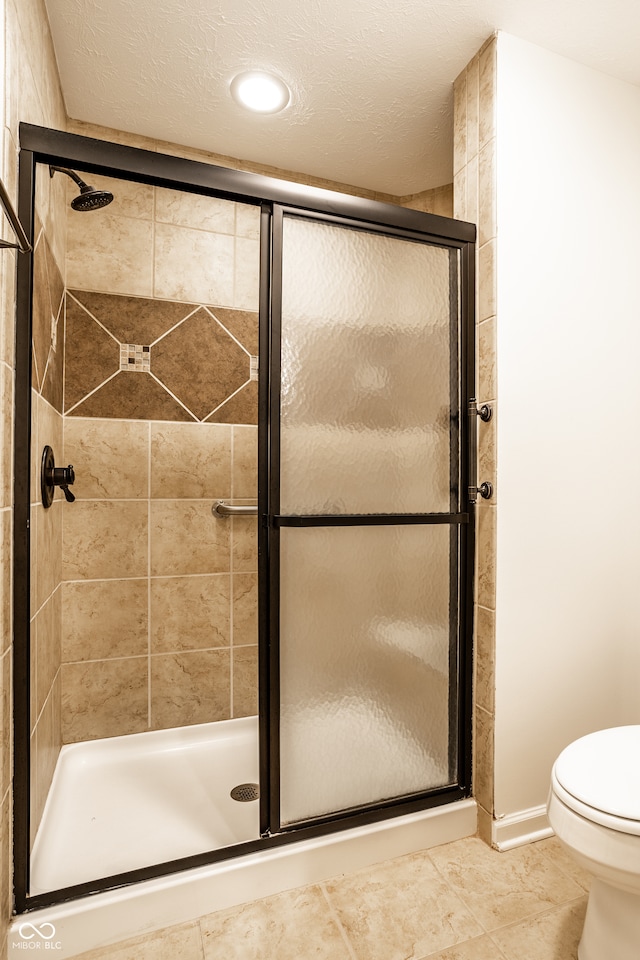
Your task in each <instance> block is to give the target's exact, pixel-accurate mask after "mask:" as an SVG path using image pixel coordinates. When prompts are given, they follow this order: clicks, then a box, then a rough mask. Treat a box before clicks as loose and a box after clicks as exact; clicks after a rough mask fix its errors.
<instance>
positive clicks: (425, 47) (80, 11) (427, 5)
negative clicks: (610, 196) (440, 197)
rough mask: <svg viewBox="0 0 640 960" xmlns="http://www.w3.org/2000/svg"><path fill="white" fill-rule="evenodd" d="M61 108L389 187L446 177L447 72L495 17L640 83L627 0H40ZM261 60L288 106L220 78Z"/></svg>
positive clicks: (633, 11) (412, 186)
mask: <svg viewBox="0 0 640 960" xmlns="http://www.w3.org/2000/svg"><path fill="white" fill-rule="evenodd" d="M47 8H48V13H49V18H50V21H51V28H52V32H53V38H54V44H55V49H56V55H57V58H58V64H59V67H60V74H61V78H62V87H63V92H64V95H65V100H66V106H67V112H68V114H69V116H71V117H72V118H74V119H77V120H85V121H88V122H92V123H98V124H102V125H105V126H109V127H115V128H117V129H121V130H126V131H130V132H134V133H139V134H143V135H146V136H150V137H155V138H159V139H163V140H168V141H172V142H175V143H180V144H184V145H187V146H191V147H197V148H200V149H204V150H209V151H212V152H214V153H218V154H224V155H228V156H233V157H241V158H242V159H245V160H252V161H256V162H259V163H263V164H268V165H272V166H276V167H282V168H284V169H287V170H294V171H297V172H300V173H303V174H308V175H313V176H318V177H325V178H327V179H330V180H335V181H338V182H342V183H348V184H354V185H357V186H361V187H366V188H368V189H371V190H379V191H383V192H386V193H391V194H395V195H404V194H410V193H417V192H419V191H421V190H424V189H427V188H429V187H436V186H440V185H441V184H444V183H448V182H450V181H451V179H452V170H451V155H452V145H451V141H452V133H451V131H452V109H453V94H452V84H453V81H454V80H455V78H456V76H457V75H458V73H460V71H461V70H462V69H463V68H464V66H465V65H466V63H467V62H468V60H470V59H471V57H472V56H473V55H474V54H475V53H476V52H477V50H478V48H479V47H480V45H481V44H482V43H483V41H484V40H485V39H486V38H487V37H488V36H490V35H491V34H492V33H493V32H494V31H495V30H498V29H500V30H506V31H507V32H508V33H512V34H515V35H516V36H519V37H521V38H522V39H525V40H530V41H531V42H533V43H537V44H540V45H541V46H544V47H547V48H548V49H549V50H552V51H554V52H556V53H560V54H562V55H564V56H567V57H570V58H572V59H574V60H578V61H579V62H581V63H584V64H586V65H588V66H592V67H594V68H595V69H598V70H602V71H604V72H606V73H609V74H612V75H613V76H616V77H619V78H621V79H623V80H627V81H629V82H631V83H635V84H638V85H640V0H47ZM248 68H261V69H267V70H271V71H272V72H274V73H276V74H278V75H279V76H281V77H282V78H283V79H284V80H285V81H286V82H287V83H288V84H289V86H290V87H291V89H292V92H293V96H292V100H291V103H290V104H289V106H288V107H287V109H286V110H285V111H284V112H283V113H281V114H279V115H276V116H258V115H253V114H250V113H248V112H246V111H245V110H243V109H242V108H241V107H239V106H237V105H236V104H235V103H234V102H233V101H232V100H231V98H230V96H229V91H228V87H229V82H230V80H231V79H232V77H233V76H234V75H235V74H236V73H239V72H240V71H242V70H246V69H248Z"/></svg>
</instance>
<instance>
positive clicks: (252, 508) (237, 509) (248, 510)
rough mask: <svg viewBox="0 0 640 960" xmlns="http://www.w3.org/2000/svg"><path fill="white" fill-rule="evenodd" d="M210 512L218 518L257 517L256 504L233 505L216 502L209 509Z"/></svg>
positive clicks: (221, 501)
mask: <svg viewBox="0 0 640 960" xmlns="http://www.w3.org/2000/svg"><path fill="white" fill-rule="evenodd" d="M211 512H212V513H215V514H216V515H217V516H218V517H257V515H258V504H257V503H242V504H233V503H227V502H226V501H225V500H216V502H215V503H214V505H213V506H212V507H211Z"/></svg>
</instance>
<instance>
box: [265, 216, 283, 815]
mask: <svg viewBox="0 0 640 960" xmlns="http://www.w3.org/2000/svg"><path fill="white" fill-rule="evenodd" d="M282 224H283V211H282V207H281V206H278V205H277V204H274V206H273V209H272V217H271V227H272V233H271V277H270V283H271V288H270V303H269V318H270V330H269V358H270V364H269V375H270V386H269V476H268V489H269V513H268V517H267V520H266V523H267V535H268V538H269V558H270V559H269V567H270V569H269V602H270V611H269V666H268V669H269V679H268V683H269V738H270V740H269V743H270V748H269V749H270V757H271V763H270V766H269V770H268V772H267V781H266V785H267V802H268V815H269V825H268V827H269V833H270V834H277V833H279V832H280V530H279V529H278V528H277V527H276V526H275V525H274V524H273V522H272V518H273V517H274V516H277V515H278V514H279V513H280V393H281V391H280V380H281V371H282V360H281V349H280V338H281V329H282V322H281V321H282V317H281V311H280V309H279V305H280V303H281V302H282ZM275 304H277V305H278V308H277V309H276V308H274V305H275Z"/></svg>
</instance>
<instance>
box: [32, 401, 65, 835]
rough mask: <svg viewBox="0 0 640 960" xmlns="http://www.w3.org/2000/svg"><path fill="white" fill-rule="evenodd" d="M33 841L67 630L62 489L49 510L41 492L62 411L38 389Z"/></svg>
mask: <svg viewBox="0 0 640 960" xmlns="http://www.w3.org/2000/svg"><path fill="white" fill-rule="evenodd" d="M31 424H32V429H31V462H32V471H31V764H32V766H31V843H33V841H34V839H35V834H36V832H37V829H38V826H39V824H40V819H41V817H42V812H43V809H44V804H45V801H46V798H47V793H48V790H49V786H50V784H51V778H52V777H53V772H54V769H55V764H56V760H57V758H58V753H59V751H60V747H61V745H62V738H61V730H60V647H61V635H62V614H61V602H62V591H61V580H62V518H63V510H64V509H65V508H66V507H67V506H68V505H67V504H66V501H64V499H63V498H62V497H61V494H60V491H56V495H55V498H54V501H53V503H52V504H51V506H50V507H49V508H47V509H45V507H44V506H43V504H42V499H41V494H40V475H39V464H40V460H41V456H42V448H43V447H44V446H45V444H46V445H48V446H50V447H51V448H52V449H53V451H54V454H55V457H56V462H57V463H60V462H61V460H62V415H61V414H60V413H59V412H58V411H57V410H56V409H55V408H54V407H52V406H51V404H49V403H48V402H47V401H46V400H45V399H44V398H43V397H42V396H41V395H40V394H38V393H37V392H36V391H35V390H33V391H32V416H31Z"/></svg>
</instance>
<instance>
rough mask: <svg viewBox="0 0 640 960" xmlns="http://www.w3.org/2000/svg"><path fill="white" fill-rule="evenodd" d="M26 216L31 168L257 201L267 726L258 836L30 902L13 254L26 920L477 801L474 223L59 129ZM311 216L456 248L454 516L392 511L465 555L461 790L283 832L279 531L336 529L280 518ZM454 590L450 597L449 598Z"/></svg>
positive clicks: (456, 626)
mask: <svg viewBox="0 0 640 960" xmlns="http://www.w3.org/2000/svg"><path fill="white" fill-rule="evenodd" d="M20 142H21V153H20V167H19V205H18V212H19V217H20V220H21V222H22V223H23V225H25V228H26V231H27V234H28V236H29V238H30V239H31V240H32V239H33V219H34V197H35V170H36V163H41V164H55V165H61V166H65V167H73V168H74V169H79V170H81V171H83V172H86V173H97V174H103V175H106V176H112V177H120V178H122V179H129V180H132V181H137V182H140V183H147V184H151V185H154V186H161V187H168V188H171V189H174V190H176V189H177V190H184V191H188V192H192V193H198V194H203V195H205V196H213V197H221V198H223V199H228V200H235V201H239V202H245V203H251V204H255V205H257V206H260V207H261V210H262V215H261V265H260V358H261V364H260V365H261V376H260V381H259V392H260V404H259V422H258V437H259V441H258V442H259V495H258V513H259V534H258V538H259V543H258V563H259V582H260V593H259V623H260V636H259V649H260V652H259V660H260V669H259V717H260V780H261V785H262V790H261V800H260V833H261V836H260V837H259V838H258V839H256V840H254V841H250V842H247V843H240V844H236V845H233V846H231V847H226V848H224V849H220V850H213V851H207V852H203V853H202V854H198V855H195V856H191V857H185V858H182V859H180V860H175V861H171V862H168V863H160V864H154V865H153V866H150V867H146V868H144V869H140V870H135V871H130V872H127V873H123V874H119V875H117V876H112V877H103V878H96V880H94V881H89V882H86V883H82V884H78V885H75V886H73V887H67V888H65V889H63V890H56V891H51V892H48V893H44V894H38V895H34V896H30V895H29V855H30V850H29V796H30V755H29V731H30V726H29V717H30V713H29V711H30V651H29V624H30V608H29V596H30V590H29V581H30V540H29V506H30V419H31V296H32V282H33V258H32V254H30V253H27V254H23V255H21V256H20V257H19V258H18V280H17V284H18V286H17V290H18V297H17V299H18V305H17V324H16V326H17V333H16V388H15V397H16V413H15V488H14V490H15V492H14V505H15V525H14V558H15V560H14V563H15V568H14V718H15V733H14V878H15V880H14V886H15V898H16V909H17V911H18V912H19V913H24V912H26V911H29V910H32V909H36V908H41V907H46V906H49V905H52V904H54V903H60V902H64V901H68V900H73V899H77V898H80V897H85V896H89V895H91V894H95V893H98V892H102V891H105V890H109V889H113V888H116V887H121V886H124V885H127V884H131V883H137V882H140V881H143V880H149V879H152V878H154V877H159V876H164V875H168V874H171V873H176V872H179V871H182V870H186V869H190V868H193V867H198V866H203V865H206V864H210V863H214V862H219V861H222V860H226V859H230V858H234V857H237V856H241V855H243V854H247V853H252V852H255V851H258V850H261V849H267V848H269V847H273V846H277V845H280V844H285V843H289V842H292V841H295V840H298V839H306V838H309V837H313V836H317V835H321V834H325V833H329V832H332V831H336V830H341V829H347V828H351V827H355V826H360V825H364V824H367V823H372V822H376V821H379V820H382V819H385V818H389V817H395V816H400V815H403V814H407V813H411V812H415V811H418V810H423V809H426V808H429V807H434V806H438V805H442V804H444V803H448V802H451V801H454V800H458V799H462V798H464V797H468V796H469V795H470V793H471V637H472V620H473V616H472V612H473V553H474V506H473V503H472V502H470V500H469V489H468V488H469V483H470V482H471V480H470V477H471V475H472V474H471V471H470V463H471V460H470V458H471V456H473V455H474V452H473V451H471V450H470V445H469V442H470V430H469V423H468V418H467V416H466V412H467V409H468V406H469V404H473V403H475V399H474V370H475V332H474V285H475V272H474V257H475V236H476V231H475V226H474V225H472V224H469V223H464V222H460V221H455V220H451V219H448V218H444V217H438V216H433V215H430V214H423V213H419V212H417V211H414V210H409V209H405V208H400V207H395V206H393V205H391V204H383V203H379V202H375V201H366V200H362V199H359V198H356V197H351V196H347V195H343V194H337V193H333V192H331V191H328V190H322V189H318V188H315V187H306V186H302V185H299V184H295V183H290V182H286V181H281V180H273V179H270V178H268V177H264V176H259V175H256V174H249V173H243V172H240V171H236V170H229V169H227V168H223V167H216V166H212V165H209V164H206V163H200V162H196V161H191V160H183V159H180V158H178V157H173V156H168V155H163V154H158V153H154V152H151V151H146V150H139V149H136V148H133V147H127V146H121V145H118V144H113V143H108V142H104V141H97V140H92V139H88V138H85V137H79V136H76V135H73V134H65V133H62V132H60V131H55V130H48V129H45V128H41V127H36V126H32V125H29V124H22V125H21V128H20ZM285 212H289V213H291V214H293V215H295V214H303V215H304V214H306V215H307V216H308V217H310V218H312V219H314V218H315V219H316V220H322V219H323V218H324V219H325V220H326V221H330V222H333V223H338V224H341V225H350V226H351V227H353V228H355V229H366V230H369V231H373V232H378V233H380V234H381V235H389V236H394V237H400V238H407V239H414V240H419V241H420V242H425V243H430V244H432V245H434V246H438V247H441V248H445V249H448V250H449V251H451V257H452V262H453V258H454V257H455V258H456V259H457V261H458V263H459V274H458V275H459V285H458V288H457V303H456V305H455V311H453V312H455V314H456V318H457V319H458V321H459V325H460V326H459V330H458V332H457V333H456V335H455V338H454V339H455V341H456V349H457V351H458V356H457V366H456V370H457V382H456V384H455V386H454V388H453V394H455V396H453V395H452V407H451V409H452V420H454V421H455V423H454V424H453V428H454V429H453V433H454V434H455V436H456V451H455V458H454V459H455V473H456V476H455V478H452V479H453V480H454V485H455V486H456V493H455V499H456V508H452V509H451V510H450V512H448V513H447V514H444V515H443V514H437V515H436V514H421V515H411V514H410V515H394V517H393V522H394V523H401V524H442V523H446V524H447V525H448V526H449V527H450V530H451V537H452V539H455V542H456V545H457V557H458V559H457V561H456V570H455V578H454V582H455V590H454V591H453V592H452V597H451V600H452V604H453V605H454V607H455V610H454V616H453V618H452V624H453V627H452V629H453V634H454V635H453V636H452V638H451V639H452V643H451V650H453V651H454V656H453V657H452V661H451V666H452V673H451V685H450V704H451V706H452V707H453V710H452V715H453V716H455V722H456V729H455V732H454V736H453V738H452V741H451V742H452V743H453V746H454V749H453V751H452V756H455V764H454V766H455V775H454V780H453V781H452V782H451V783H449V784H447V785H446V786H445V787H442V788H437V789H433V790H428V791H425V792H423V793H417V794H412V795H411V796H409V797H406V796H405V797H401V798H395V799H390V800H385V801H383V802H376V803H374V804H370V805H364V806H360V807H357V808H353V809H347V810H341V811H338V812H336V813H331V814H328V815H325V816H321V817H317V818H315V819H313V820H307V821H305V822H302V823H297V824H290V825H287V826H285V827H283V825H282V823H281V819H280V769H279V758H280V742H279V708H280V700H279V697H280V691H279V672H278V671H279V636H278V624H279V592H278V591H279V583H278V572H277V561H278V544H279V537H280V530H281V529H283V528H284V527H286V526H299V525H301V524H309V523H313V524H314V525H319V526H322V525H335V522H336V518H335V517H315V518H313V519H312V520H310V519H309V518H300V517H284V516H281V515H280V514H279V501H278V477H279V473H278V464H277V457H278V449H279V447H278V443H279V436H280V433H279V429H280V425H279V407H278V403H279V374H280V366H279V365H280V356H279V346H278V337H279V320H280V316H279V302H280V301H279V297H280V293H281V273H280V272H279V271H280V270H281V266H280V265H281V251H282V217H283V213H285ZM338 523H339V525H340V524H342V525H371V524H385V523H389V519H388V518H384V517H382V518H381V517H380V516H377V517H372V516H370V515H364V516H348V517H343V518H340V520H339V521H338ZM454 594H455V595H454Z"/></svg>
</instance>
